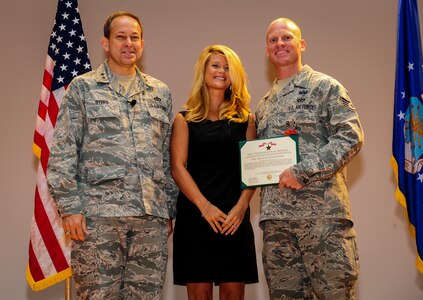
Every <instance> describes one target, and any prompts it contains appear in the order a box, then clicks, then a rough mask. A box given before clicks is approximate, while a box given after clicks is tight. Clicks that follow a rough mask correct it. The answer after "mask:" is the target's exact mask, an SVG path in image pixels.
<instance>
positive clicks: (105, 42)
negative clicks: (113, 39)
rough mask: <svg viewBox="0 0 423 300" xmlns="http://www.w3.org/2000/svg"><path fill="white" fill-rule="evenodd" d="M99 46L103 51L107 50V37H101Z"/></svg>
mask: <svg viewBox="0 0 423 300" xmlns="http://www.w3.org/2000/svg"><path fill="white" fill-rule="evenodd" d="M100 42H101V46H102V47H103V49H104V51H106V52H109V39H108V38H106V37H104V36H103V37H102V38H101V40H100Z"/></svg>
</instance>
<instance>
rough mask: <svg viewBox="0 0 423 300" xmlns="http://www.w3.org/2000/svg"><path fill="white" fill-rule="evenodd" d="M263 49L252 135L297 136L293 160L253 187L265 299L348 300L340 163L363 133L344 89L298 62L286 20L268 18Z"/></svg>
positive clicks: (350, 282)
mask: <svg viewBox="0 0 423 300" xmlns="http://www.w3.org/2000/svg"><path fill="white" fill-rule="evenodd" d="M266 45H267V47H266V49H267V55H268V57H269V60H270V62H271V63H272V64H273V66H274V68H275V71H276V74H277V80H275V82H274V84H273V86H272V88H271V90H270V91H269V92H268V93H267V94H266V95H265V96H264V97H263V99H261V101H260V102H259V104H258V108H257V113H256V118H257V126H258V128H257V133H258V137H260V138H268V137H273V136H277V135H282V134H284V132H286V131H287V130H291V132H293V131H294V132H297V134H298V146H299V157H300V161H299V163H298V164H296V165H294V166H292V167H291V168H289V169H287V170H281V172H282V173H281V174H280V176H279V186H266V187H263V188H262V190H261V216H260V226H261V228H262V229H263V239H264V242H263V244H264V245H263V264H264V269H265V275H266V279H267V283H268V286H269V293H270V298H271V299H336V300H340V299H354V284H355V282H356V280H357V276H358V269H359V265H358V255H357V246H356V242H355V231H354V229H353V221H352V216H351V211H350V204H349V198H348V193H347V186H346V174H345V171H346V169H345V166H346V164H347V163H348V162H349V161H350V160H351V159H352V157H353V156H354V155H356V154H357V152H358V151H359V150H360V149H361V146H362V143H363V131H362V128H361V125H360V122H359V119H358V115H357V112H356V110H355V108H354V107H353V105H352V103H351V100H350V98H349V96H348V93H347V91H346V90H345V88H344V87H343V86H342V85H341V84H340V83H339V82H337V81H336V80H334V79H333V78H331V77H329V76H328V75H325V74H322V73H319V72H316V71H314V70H313V69H312V68H311V67H309V66H307V65H305V66H303V65H302V63H301V54H302V52H303V51H304V50H305V41H304V40H303V39H302V37H301V30H300V28H299V27H298V26H297V24H295V23H294V22H293V21H292V20H289V19H286V18H281V19H276V20H275V21H273V22H272V23H271V24H270V25H269V28H268V31H267V35H266Z"/></svg>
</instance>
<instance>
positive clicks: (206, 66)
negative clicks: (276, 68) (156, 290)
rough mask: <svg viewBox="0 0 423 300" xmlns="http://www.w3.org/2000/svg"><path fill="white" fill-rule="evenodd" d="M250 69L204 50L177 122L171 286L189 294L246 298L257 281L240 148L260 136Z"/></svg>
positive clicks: (230, 55)
mask: <svg viewBox="0 0 423 300" xmlns="http://www.w3.org/2000/svg"><path fill="white" fill-rule="evenodd" d="M249 100H250V95H249V93H248V90H247V86H246V74H245V71H244V69H243V67H242V64H241V61H240V59H239V57H238V55H237V54H236V53H235V52H234V51H233V50H231V49H230V48H228V47H226V46H222V45H211V46H208V47H206V48H205V49H203V51H202V52H201V54H200V56H199V58H198V60H197V63H196V65H195V78H194V84H193V87H192V90H191V93H190V96H189V99H188V101H187V103H186V105H185V108H186V111H184V112H182V113H179V114H178V115H177V116H176V118H175V121H174V124H173V132H172V137H171V172H172V176H173V178H174V179H175V182H176V183H177V185H178V186H179V188H180V194H179V197H178V202H177V218H176V222H175V231H174V240H173V244H174V249H173V266H174V270H173V271H174V283H175V284H177V285H185V286H186V287H187V292H188V299H190V300H194V299H213V295H212V292H213V284H218V285H219V296H220V299H221V300H224V299H244V289H245V284H248V283H256V282H257V281H258V276H257V265H256V254H255V248H254V234H253V230H252V226H251V223H250V210H249V202H250V200H251V198H252V196H253V194H254V190H253V189H244V190H241V188H240V173H239V172H240V166H239V145H238V142H239V141H242V140H246V139H247V140H248V139H254V138H255V137H256V128H255V120H254V117H253V115H252V114H251V113H250V109H249V106H248V104H249Z"/></svg>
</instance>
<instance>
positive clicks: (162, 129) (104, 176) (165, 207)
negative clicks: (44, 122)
mask: <svg viewBox="0 0 423 300" xmlns="http://www.w3.org/2000/svg"><path fill="white" fill-rule="evenodd" d="M101 43H102V46H103V48H104V50H105V52H106V54H107V57H108V58H107V60H106V61H105V62H104V63H103V64H102V65H101V66H100V67H99V68H98V69H96V70H94V71H91V72H89V73H86V74H84V75H82V76H79V77H76V78H75V79H74V80H73V81H72V82H71V84H70V85H69V88H68V90H67V92H66V95H65V96H64V97H63V102H62V103H61V106H60V112H59V116H58V118H57V124H56V127H55V132H54V138H53V144H52V147H51V153H50V159H49V166H48V182H49V187H50V190H51V194H52V196H53V197H54V199H55V201H56V202H57V207H58V210H59V213H60V215H61V217H62V221H63V228H64V230H65V234H66V237H67V238H71V239H72V240H73V244H72V257H71V264H72V268H73V273H74V279H75V282H76V291H77V296H78V299H91V300H92V299H159V298H160V295H161V292H162V289H163V283H164V279H165V274H166V267H167V237H168V234H170V233H171V231H172V225H171V224H172V223H171V221H170V220H171V218H173V217H174V216H175V207H176V194H177V189H176V186H175V184H174V182H173V180H172V178H171V176H170V165H169V137H170V121H171V119H172V100H171V95H170V92H169V89H168V87H167V86H166V85H165V84H163V83H162V82H161V81H159V80H157V79H155V78H153V77H151V76H148V75H146V74H143V73H141V72H140V70H139V69H138V68H137V67H136V63H137V61H139V60H140V58H141V55H142V50H143V46H144V40H143V29H142V26H141V22H140V20H139V18H138V17H137V16H135V15H133V14H130V13H127V12H118V13H114V14H112V15H111V16H109V17H108V19H107V20H106V22H105V25H104V37H103V38H102V42H101Z"/></svg>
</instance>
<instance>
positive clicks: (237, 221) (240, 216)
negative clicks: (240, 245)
mask: <svg viewBox="0 0 423 300" xmlns="http://www.w3.org/2000/svg"><path fill="white" fill-rule="evenodd" d="M247 207H248V206H243V205H241V204H240V203H239V202H238V203H237V204H236V205H235V206H234V207H233V208H232V209H231V210H230V212H229V213H228V217H227V218H226V220H225V222H223V224H222V228H223V230H222V231H221V232H222V234H225V235H228V234H231V235H233V234H234V233H235V232H236V231H237V230H238V228H239V226H240V225H241V223H242V220H244V216H245V211H246V210H247Z"/></svg>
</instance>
